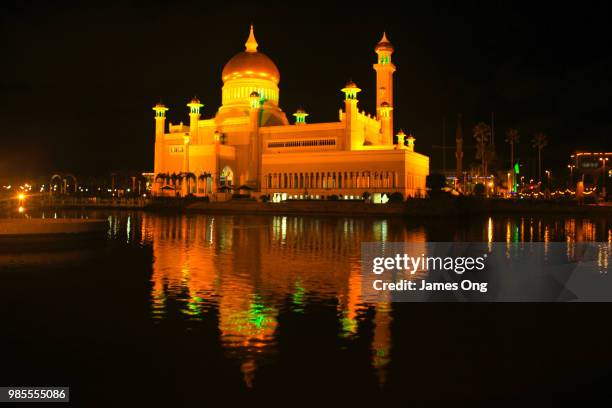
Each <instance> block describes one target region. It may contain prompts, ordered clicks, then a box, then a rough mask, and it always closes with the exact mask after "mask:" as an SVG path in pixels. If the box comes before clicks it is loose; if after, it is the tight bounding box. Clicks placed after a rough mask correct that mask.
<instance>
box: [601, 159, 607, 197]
mask: <svg viewBox="0 0 612 408" xmlns="http://www.w3.org/2000/svg"><path fill="white" fill-rule="evenodd" d="M599 160H600V161H601V162H602V170H603V172H602V175H603V183H602V188H601V194H602V195H603V199H604V201H605V200H606V181H607V180H606V179H607V177H606V162H607V161H608V158H607V157H606V156H605V155H604V156H603V157H600V158H599Z"/></svg>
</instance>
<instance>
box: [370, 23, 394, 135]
mask: <svg viewBox="0 0 612 408" xmlns="http://www.w3.org/2000/svg"><path fill="white" fill-rule="evenodd" d="M374 51H376V54H377V55H378V61H377V63H376V64H374V70H375V71H376V118H377V119H378V120H380V121H382V122H383V126H382V127H383V130H382V143H383V144H389V145H390V144H393V73H394V72H395V65H393V63H392V62H391V54H393V46H392V45H391V43H390V42H389V40H388V39H387V34H386V33H383V36H382V38H381V40H380V41H379V42H378V44H376V48H374ZM385 104H386V105H385ZM385 121H387V122H388V124H387V125H385V124H384V122H385Z"/></svg>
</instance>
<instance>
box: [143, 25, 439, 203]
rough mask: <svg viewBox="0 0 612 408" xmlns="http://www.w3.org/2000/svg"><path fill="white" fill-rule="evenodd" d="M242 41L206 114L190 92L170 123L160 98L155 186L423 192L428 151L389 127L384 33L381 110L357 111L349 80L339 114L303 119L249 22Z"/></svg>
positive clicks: (352, 193)
mask: <svg viewBox="0 0 612 408" xmlns="http://www.w3.org/2000/svg"><path fill="white" fill-rule="evenodd" d="M245 47H246V48H245V50H244V51H242V52H240V53H238V54H236V55H235V56H234V57H232V58H231V59H230V60H229V61H228V62H227V64H226V65H225V67H224V68H223V73H222V76H221V78H222V80H223V88H222V91H221V95H222V98H221V99H222V103H221V107H220V108H219V109H218V111H217V112H216V114H215V115H214V116H213V117H210V118H207V119H203V118H201V113H200V109H201V108H202V106H203V105H202V104H201V103H200V101H199V100H198V99H197V98H193V100H191V102H190V103H188V104H187V106H188V107H189V119H190V120H189V125H184V124H183V123H180V124H172V123H170V124H169V126H168V129H166V124H165V120H166V117H165V112H166V111H167V110H168V108H166V107H165V106H164V105H163V104H161V103H160V104H158V105H156V106H155V107H154V108H153V110H154V111H155V121H156V130H155V168H154V173H153V175H152V176H153V193H154V194H157V195H181V196H182V195H187V194H194V195H211V194H215V193H216V192H218V191H227V190H231V189H238V188H242V189H245V190H252V191H255V192H259V193H261V194H270V195H272V196H275V197H283V198H284V197H292V198H314V197H317V196H329V195H332V194H333V195H338V196H339V197H340V198H350V197H355V198H356V197H361V196H362V194H363V193H364V192H368V193H370V194H375V193H380V192H400V193H402V194H403V195H404V196H405V197H408V196H419V195H423V194H424V192H425V178H426V176H427V175H428V173H429V158H428V157H427V156H425V155H422V154H419V153H416V152H415V151H414V140H415V139H414V137H412V136H408V137H406V135H405V134H404V133H403V132H401V131H400V132H399V133H398V134H397V142H396V143H394V140H393V139H394V138H393V135H394V132H393V127H394V123H393V116H394V111H393V73H394V72H395V65H393V63H392V62H391V55H392V54H393V46H392V45H391V43H390V42H389V40H388V39H387V37H386V35H384V34H383V37H382V39H381V40H380V42H379V43H378V44H377V45H376V47H375V52H376V54H377V56H378V60H377V63H376V64H374V66H373V67H374V70H375V71H376V87H377V90H376V114H375V115H370V114H367V113H365V112H363V111H359V108H358V106H357V104H358V100H357V94H358V93H359V92H360V91H361V90H360V89H359V88H358V87H357V85H356V84H355V83H353V82H349V83H347V84H346V86H345V87H344V88H343V89H342V92H343V93H344V95H345V99H344V109H340V111H339V118H338V121H337V122H329V123H307V120H306V118H307V116H308V114H307V113H306V112H305V111H304V110H302V109H299V110H298V111H297V112H295V113H294V114H293V116H294V117H295V122H294V123H293V124H290V123H289V120H288V119H287V115H286V114H285V112H283V111H282V110H281V108H280V106H279V96H280V91H279V87H278V84H279V81H280V73H279V71H278V69H277V67H276V65H275V64H274V62H272V60H271V59H270V58H269V57H267V56H266V55H265V54H263V53H261V52H260V51H258V44H257V41H256V40H255V35H254V33H253V27H252V26H251V31H250V34H249V37H248V39H247V41H246V43H245Z"/></svg>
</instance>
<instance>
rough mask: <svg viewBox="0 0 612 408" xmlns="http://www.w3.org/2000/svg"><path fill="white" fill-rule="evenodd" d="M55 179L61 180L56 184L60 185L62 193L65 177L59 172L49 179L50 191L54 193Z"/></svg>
mask: <svg viewBox="0 0 612 408" xmlns="http://www.w3.org/2000/svg"><path fill="white" fill-rule="evenodd" d="M55 179H57V180H58V181H59V182H58V183H57V184H56V185H58V186H59V190H60V191H59V192H60V193H62V192H63V189H64V179H63V178H62V176H60V175H59V174H54V175H52V176H51V180H50V181H49V192H50V193H53V180H55Z"/></svg>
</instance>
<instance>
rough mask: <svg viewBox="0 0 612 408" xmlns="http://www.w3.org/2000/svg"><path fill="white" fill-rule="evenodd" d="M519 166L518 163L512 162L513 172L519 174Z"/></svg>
mask: <svg viewBox="0 0 612 408" xmlns="http://www.w3.org/2000/svg"><path fill="white" fill-rule="evenodd" d="M519 171H520V166H519V164H518V163H514V174H519Z"/></svg>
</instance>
